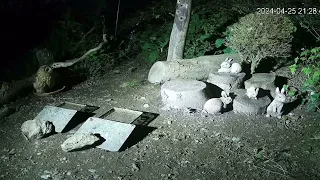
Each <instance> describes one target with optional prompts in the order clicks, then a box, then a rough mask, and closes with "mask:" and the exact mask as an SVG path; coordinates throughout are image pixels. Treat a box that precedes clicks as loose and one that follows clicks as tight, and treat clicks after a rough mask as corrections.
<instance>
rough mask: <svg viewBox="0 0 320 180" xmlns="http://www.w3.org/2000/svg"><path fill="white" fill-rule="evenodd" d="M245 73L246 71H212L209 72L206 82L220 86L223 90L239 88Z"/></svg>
mask: <svg viewBox="0 0 320 180" xmlns="http://www.w3.org/2000/svg"><path fill="white" fill-rule="evenodd" d="M245 75H246V73H237V74H234V73H226V72H215V71H213V72H211V73H210V74H209V78H208V80H207V82H208V83H211V84H214V85H216V86H218V87H220V88H221V89H222V90H224V91H228V92H230V91H233V90H235V89H239V88H241V85H242V83H243V78H244V77H245ZM230 85H231V86H230Z"/></svg>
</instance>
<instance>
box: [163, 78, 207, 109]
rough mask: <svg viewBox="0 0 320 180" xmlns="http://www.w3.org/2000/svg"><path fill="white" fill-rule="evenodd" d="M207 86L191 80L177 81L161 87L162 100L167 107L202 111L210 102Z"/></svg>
mask: <svg viewBox="0 0 320 180" xmlns="http://www.w3.org/2000/svg"><path fill="white" fill-rule="evenodd" d="M206 88H207V85H206V84H205V83H204V82H201V81H197V80H190V79H175V80H171V81H167V82H166V83H164V84H163V85H162V86H161V98H162V102H163V104H164V105H165V106H166V107H170V108H176V109H183V108H192V109H198V110H202V108H203V105H204V104H205V103H206V101H207V100H208V98H207V95H206V91H205V90H206Z"/></svg>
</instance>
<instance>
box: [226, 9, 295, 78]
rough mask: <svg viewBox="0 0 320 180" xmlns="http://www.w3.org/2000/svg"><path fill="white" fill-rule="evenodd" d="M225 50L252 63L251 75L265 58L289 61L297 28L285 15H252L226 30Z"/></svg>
mask: <svg viewBox="0 0 320 180" xmlns="http://www.w3.org/2000/svg"><path fill="white" fill-rule="evenodd" d="M228 30H229V31H230V38H229V39H228V40H227V43H226V44H227V46H228V47H230V48H231V49H234V50H235V51H237V52H238V53H239V54H240V57H241V60H242V61H246V62H251V73H254V72H255V69H256V67H257V66H258V65H259V63H260V61H261V60H262V59H264V58H266V57H289V56H290V53H291V42H292V39H293V35H292V34H293V33H294V32H295V31H296V27H295V26H294V24H293V23H292V22H291V20H290V19H289V18H288V17H286V16H284V15H276V14H256V13H251V14H248V15H246V16H244V17H242V18H240V20H239V22H238V23H235V24H233V25H232V26H230V27H229V28H228Z"/></svg>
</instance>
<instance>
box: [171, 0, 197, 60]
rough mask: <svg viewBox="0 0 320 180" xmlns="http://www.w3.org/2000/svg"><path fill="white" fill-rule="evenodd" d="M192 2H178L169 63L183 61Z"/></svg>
mask: <svg viewBox="0 0 320 180" xmlns="http://www.w3.org/2000/svg"><path fill="white" fill-rule="evenodd" d="M191 2H192V0H177V6H176V13H175V18H174V23H173V27H172V31H171V36H170V42H169V49H168V56H167V61H176V60H179V59H183V51H184V46H185V42H186V37H187V31H188V27H189V20H190V15H191Z"/></svg>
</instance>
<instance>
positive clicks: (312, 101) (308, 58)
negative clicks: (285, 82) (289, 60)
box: [290, 47, 320, 111]
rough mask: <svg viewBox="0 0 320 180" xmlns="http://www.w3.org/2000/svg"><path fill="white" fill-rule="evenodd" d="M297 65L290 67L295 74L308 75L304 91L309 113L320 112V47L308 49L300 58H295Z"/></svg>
mask: <svg viewBox="0 0 320 180" xmlns="http://www.w3.org/2000/svg"><path fill="white" fill-rule="evenodd" d="M294 61H295V63H294V64H293V65H291V66H290V71H291V73H292V74H295V73H296V72H297V70H298V69H299V73H300V72H303V73H304V74H305V75H307V79H306V80H305V82H304V85H303V89H302V91H304V92H305V93H306V94H307V95H306V97H305V99H304V101H307V102H308V110H309V111H318V110H319V108H320V47H315V48H313V49H311V50H310V49H306V50H304V51H302V52H301V54H300V57H296V58H295V60H294Z"/></svg>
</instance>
